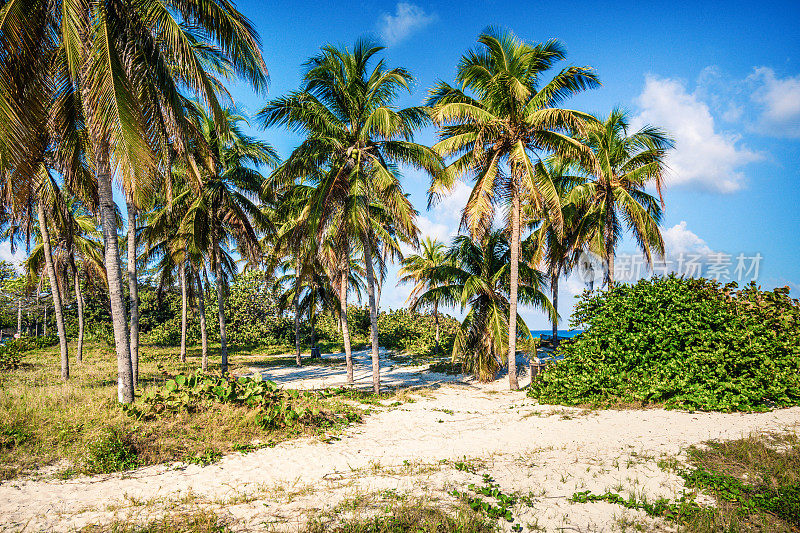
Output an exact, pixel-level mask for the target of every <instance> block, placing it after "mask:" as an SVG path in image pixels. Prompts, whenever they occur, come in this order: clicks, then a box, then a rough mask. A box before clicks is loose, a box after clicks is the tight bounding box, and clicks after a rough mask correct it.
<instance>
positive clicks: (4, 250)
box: [0, 241, 27, 272]
mask: <svg viewBox="0 0 800 533" xmlns="http://www.w3.org/2000/svg"><path fill="white" fill-rule="evenodd" d="M26 257H27V254H26V253H25V247H24V246H23V247H21V248H20V247H18V248H17V249H16V250H14V253H13V254H12V253H11V244H10V243H9V242H8V241H4V242H0V260H3V261H8V262H10V263H13V265H14V266H15V267H16V268H17V271H19V272H21V271H22V268H21V266H20V263H21V262H22V261H24V260H25V258H26Z"/></svg>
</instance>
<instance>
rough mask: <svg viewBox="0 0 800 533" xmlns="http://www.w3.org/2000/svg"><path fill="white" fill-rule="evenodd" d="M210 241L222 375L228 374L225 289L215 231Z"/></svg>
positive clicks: (217, 238)
mask: <svg viewBox="0 0 800 533" xmlns="http://www.w3.org/2000/svg"><path fill="white" fill-rule="evenodd" d="M212 231H214V235H213V237H212V239H213V240H214V242H213V245H212V246H213V247H214V258H215V261H214V277H215V278H216V280H215V281H216V283H217V311H218V317H219V354H220V357H221V359H222V360H221V362H220V370H221V371H222V373H223V374H227V373H228V336H227V334H226V332H225V288H224V287H223V283H222V257H220V255H221V253H220V245H219V237H218V236H217V234H216V229H214V230H212Z"/></svg>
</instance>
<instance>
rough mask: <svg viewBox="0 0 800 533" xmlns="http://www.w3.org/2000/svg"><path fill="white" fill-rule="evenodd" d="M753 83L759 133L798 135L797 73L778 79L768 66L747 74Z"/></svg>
mask: <svg viewBox="0 0 800 533" xmlns="http://www.w3.org/2000/svg"><path fill="white" fill-rule="evenodd" d="M747 80H748V81H750V82H751V83H753V84H754V85H755V89H754V91H753V93H752V95H751V98H752V100H753V101H754V102H755V103H756V104H757V105H759V106H760V108H761V109H760V110H761V114H760V116H759V118H758V120H757V122H756V129H757V131H758V132H760V133H763V134H766V135H771V136H774V137H800V76H794V77H786V78H779V77H778V76H776V75H775V71H774V70H772V69H771V68H768V67H758V68H756V69H755V70H754V71H753V73H752V74H751V75H750V76H748V78H747Z"/></svg>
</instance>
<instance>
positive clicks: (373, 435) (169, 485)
mask: <svg viewBox="0 0 800 533" xmlns="http://www.w3.org/2000/svg"><path fill="white" fill-rule="evenodd" d="M362 355H363V354H360V356H359V358H358V359H357V361H358V366H359V367H360V368H359V369H358V371H357V375H361V374H362V373H363V371H364V368H363V367H364V366H366V364H367V361H366V359H365V358H364V357H363V356H362ZM298 370H304V371H306V373H305V374H303V373H301V374H297V372H298ZM342 372H343V369H342V368H340V367H331V366H325V367H322V366H320V367H316V366H313V367H304V368H303V369H270V370H268V371H265V374H267V375H268V377H270V378H271V379H275V380H276V381H281V382H282V383H286V384H287V385H289V386H306V387H318V386H322V385H323V384H325V385H330V384H335V383H336V381H337V380H340V379H341V377H342V375H341V373H342ZM393 373H395V374H394V377H392V374H393ZM403 374H406V375H408V377H407V378H402V377H401V376H402V375H403ZM290 375H291V376H292V377H293V378H294V379H288V378H289V376H290ZM385 377H386V379H385V382H387V381H388V382H392V380H394V382H395V383H401V382H404V381H403V379H406V380H407V381H408V380H411V381H412V382H414V383H416V384H417V385H426V387H425V388H424V389H422V391H423V393H422V394H421V395H419V396H415V401H414V402H412V403H405V404H403V405H402V406H400V407H395V408H388V407H387V408H384V409H379V410H378V411H377V412H375V413H373V414H371V415H370V416H368V417H367V419H366V421H365V423H364V424H361V425H357V426H353V427H351V428H349V429H348V430H346V432H345V433H344V435H342V438H341V440H338V441H333V442H331V443H328V444H326V443H323V442H320V441H319V440H316V439H302V440H296V441H291V442H285V443H282V444H280V445H278V446H276V447H274V448H267V449H262V450H258V451H256V452H253V453H250V454H247V455H242V454H231V455H228V456H226V457H224V458H223V459H222V460H221V461H219V462H218V463H216V464H213V465H210V466H207V467H201V466H197V465H159V466H153V467H147V468H142V469H139V470H136V471H134V472H132V473H127V474H125V475H119V474H116V475H110V476H99V477H82V478H76V479H72V480H69V481H56V480H32V479H30V480H17V481H9V482H4V483H2V484H0V529H3V530H10V531H23V530H24V531H42V530H52V531H69V530H75V529H79V528H81V527H83V526H86V525H90V524H102V523H106V522H108V521H110V520H113V519H114V518H115V517H127V518H131V517H133V518H134V519H136V520H145V519H147V518H148V517H151V516H153V515H156V514H158V513H163V512H167V511H168V510H174V509H176V508H180V507H182V506H183V507H186V506H196V505H202V506H209V507H211V508H213V509H214V510H215V511H216V512H218V513H220V514H222V515H224V516H227V517H228V518H230V519H232V520H234V521H235V523H234V527H235V528H236V529H240V530H243V531H249V530H264V528H265V525H266V526H268V527H269V528H270V529H272V530H280V531H294V530H296V529H297V528H298V527H300V525H301V524H302V522H303V520H304V519H305V518H306V517H308V516H311V515H313V514H315V513H318V512H324V511H331V510H332V509H336V506H337V505H340V504H341V503H342V502H343V501H347V500H348V499H352V498H354V497H357V496H359V497H362V498H365V497H372V498H373V499H376V500H375V501H376V502H377V501H378V500H380V499H381V498H383V499H384V500H385V499H386V498H389V499H396V498H398V497H402V495H418V496H424V497H426V498H429V499H441V500H444V501H449V500H452V498H451V497H450V496H448V495H447V491H449V490H451V489H453V488H457V489H459V490H465V489H466V485H467V484H468V483H480V480H481V475H482V474H483V473H488V474H490V475H491V476H492V477H493V478H494V479H495V480H496V481H497V482H498V483H499V484H500V485H501V487H502V489H503V491H504V492H506V493H512V492H516V493H519V494H521V495H527V496H529V498H530V501H529V503H530V504H531V505H527V504H519V505H518V506H517V507H516V508H515V515H516V516H517V521H518V522H520V523H522V524H523V525H525V524H532V525H533V524H536V525H538V526H539V527H541V528H544V529H545V530H547V531H553V530H561V529H564V528H565V529H568V530H574V531H611V530H614V529H616V528H617V526H618V522H619V519H620V518H621V517H626V518H627V519H630V520H637V521H639V522H640V523H642V524H646V525H647V526H648V527H650V528H651V529H663V528H664V527H665V526H664V525H663V524H659V523H658V522H655V521H652V520H649V519H647V518H646V517H645V516H644V514H643V513H640V512H631V511H624V510H623V509H622V508H620V507H619V506H614V505H611V504H606V503H594V504H571V503H569V502H568V501H567V498H568V497H569V496H571V495H572V494H573V493H574V492H575V491H577V490H592V491H597V492H602V491H605V490H609V489H612V490H615V491H618V492H620V493H621V494H623V495H626V494H628V493H630V492H633V491H636V492H637V493H644V494H646V495H647V497H648V498H658V497H670V498H674V497H675V496H676V495H678V494H679V493H680V490H681V488H682V484H681V480H680V478H678V477H676V476H674V475H672V474H669V473H666V472H664V471H662V470H661V469H660V468H658V466H657V464H656V462H657V460H658V459H659V458H672V457H680V456H681V453H682V452H683V451H684V450H685V449H686V447H688V446H690V445H692V444H697V443H701V442H703V441H706V440H709V439H733V438H738V437H742V436H746V435H749V434H751V433H754V432H768V431H796V430H797V427H798V425H800V408H792V409H784V410H780V411H774V412H770V413H753V414H722V413H686V412H675V411H664V410H657V409H653V410H639V411H614V410H602V411H586V410H581V409H566V408H562V407H554V406H540V405H537V404H536V403H535V402H533V401H531V400H529V399H528V398H526V397H525V396H524V393H523V392H509V391H506V390H505V387H506V382H505V381H504V380H498V381H496V382H494V383H491V384H485V385H484V384H476V383H471V382H469V381H467V382H459V381H458V380H456V379H455V378H454V377H452V376H444V375H439V374H430V373H421V372H419V371H418V369H417V368H408V367H400V366H398V367H397V368H395V369H394V370H388V368H387V371H386V373H385ZM282 378H284V379H282ZM407 381H405V382H407ZM481 459H482V461H480V460H481ZM454 461H466V462H471V463H472V464H473V465H474V466H475V472H474V473H471V472H466V471H459V470H456V469H455V468H454V467H453V462H454ZM506 527H507V528H508V527H509V526H508V525H506Z"/></svg>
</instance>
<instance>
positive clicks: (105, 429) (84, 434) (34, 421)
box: [0, 343, 353, 480]
mask: <svg viewBox="0 0 800 533" xmlns="http://www.w3.org/2000/svg"><path fill="white" fill-rule="evenodd" d="M71 348H73V350H74V346H71ZM71 352H72V350H71ZM195 352H197V350H192V351H191V352H190V354H189V356H190V357H189V362H188V363H186V364H182V363H180V361H179V360H178V349H177V348H157V347H149V346H143V347H142V348H141V357H140V365H139V374H140V387H141V389H142V390H144V391H146V390H148V389H151V388H154V387H159V386H161V385H163V384H164V383H165V382H166V380H167V379H168V378H169V376H171V375H174V374H177V373H181V372H183V373H191V372H193V371H195V370H196V369H197V368H198V366H199V357H198V356H199V353H195ZM58 357H59V356H58V354H57V347H56V348H47V349H41V350H36V351H32V352H28V353H26V354H25V357H24V362H25V364H24V365H23V367H21V368H19V369H17V370H14V371H11V372H2V373H0V480H2V479H10V478H13V477H16V476H18V475H20V474H22V473H26V472H32V471H35V470H36V469H38V468H39V467H42V466H46V465H53V464H56V463H58V464H59V465H60V470H59V471H58V472H57V473H56V476H57V477H61V478H69V477H71V476H73V475H75V474H77V473H104V472H111V471H117V470H126V469H129V468H132V467H136V466H143V465H149V464H156V463H161V462H165V461H174V460H185V459H195V460H196V462H200V463H201V464H202V463H203V462H205V461H208V460H213V459H214V458H218V457H219V456H220V454H223V453H227V452H231V451H238V450H243V449H247V448H252V447H253V444H254V443H255V444H256V445H257V446H258V445H260V446H263V445H273V444H274V443H277V442H280V441H282V440H285V439H287V438H291V437H295V436H298V435H301V434H315V429H314V428H309V427H286V428H279V429H278V428H271V429H265V428H264V427H262V425H260V424H259V421H258V420H257V411H256V410H255V409H253V408H249V407H245V406H242V405H237V404H231V403H217V404H214V405H213V406H212V407H211V408H209V409H205V410H199V411H197V412H192V413H183V412H181V413H176V414H175V415H173V416H169V417H162V418H159V419H156V420H137V419H135V418H132V417H131V416H128V415H126V414H125V413H124V412H123V411H122V409H121V408H120V406H119V404H118V403H117V399H116V396H117V386H116V356H115V354H114V351H113V348H111V347H109V346H107V345H105V344H100V343H90V344H89V345H88V346H86V347H85V350H84V360H83V363H82V364H77V363H75V362H74V361H73V362H72V365H71V374H72V376H71V378H70V380H69V381H68V382H66V383H65V382H62V381H61V379H60V369H59V363H58ZM236 357H237V356H236V355H233V356H232V364H233V365H238V364H240V362H239V361H237V359H236ZM242 357H245V358H249V357H250V356H249V355H243V356H242ZM324 401H325V402H326V407H328V408H329V409H331V410H332V411H333V412H337V411H338V410H341V409H345V408H346V409H349V410H350V411H352V409H353V408H352V407H348V406H345V405H344V404H343V402H341V401H340V400H337V399H336V398H331V399H326V400H324Z"/></svg>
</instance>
